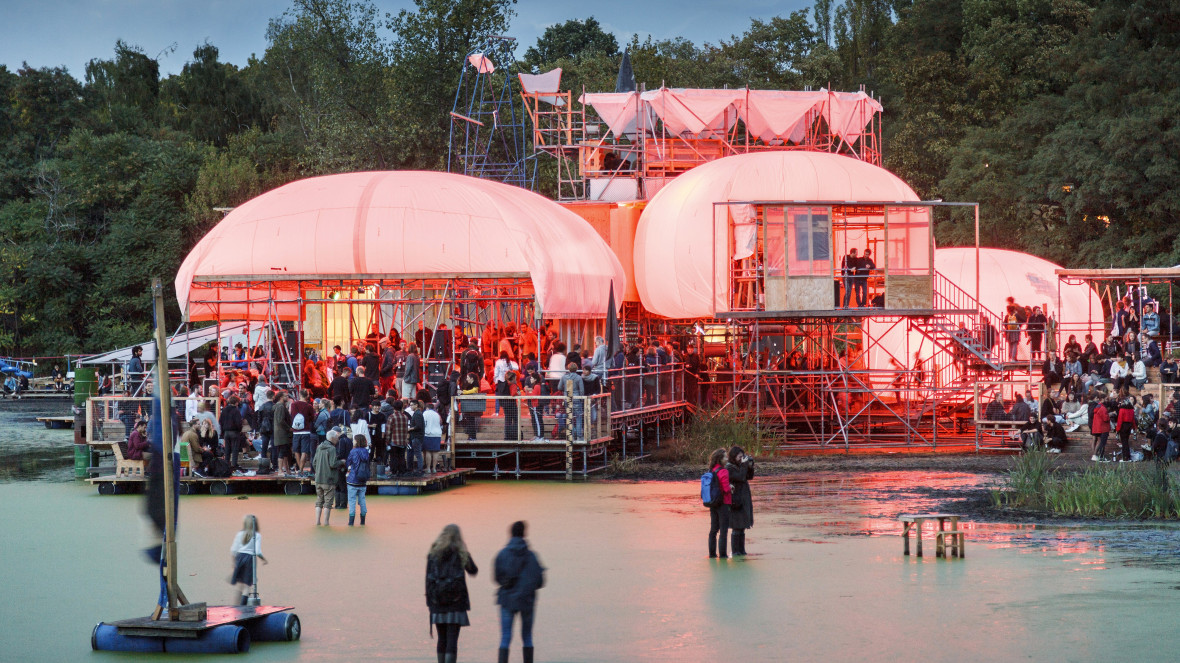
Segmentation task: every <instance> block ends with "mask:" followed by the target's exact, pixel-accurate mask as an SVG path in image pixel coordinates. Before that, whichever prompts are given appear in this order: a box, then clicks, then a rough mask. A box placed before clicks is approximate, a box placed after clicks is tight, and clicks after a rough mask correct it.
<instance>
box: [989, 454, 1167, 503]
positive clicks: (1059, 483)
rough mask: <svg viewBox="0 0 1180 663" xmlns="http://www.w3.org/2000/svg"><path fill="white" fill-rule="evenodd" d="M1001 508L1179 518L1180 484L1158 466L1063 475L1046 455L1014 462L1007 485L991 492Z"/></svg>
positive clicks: (1112, 466)
mask: <svg viewBox="0 0 1180 663" xmlns="http://www.w3.org/2000/svg"><path fill="white" fill-rule="evenodd" d="M992 501H993V503H994V504H996V505H997V506H1006V507H1014V508H1019V509H1030V510H1034V511H1048V512H1051V513H1054V514H1057V515H1060V516H1081V517H1087V518H1135V519H1142V518H1178V517H1180V483H1177V482H1176V481H1173V480H1172V477H1171V476H1170V474H1169V471H1168V469H1167V468H1166V467H1165V466H1163V465H1160V464H1158V463H1141V464H1135V465H1129V464H1121V465H1117V464H1102V465H1093V466H1090V467H1088V468H1086V469H1085V470H1084V471H1082V472H1062V471H1060V470H1059V469H1058V468H1055V467H1053V462H1052V458H1051V457H1050V456H1049V454H1047V453H1045V452H1044V451H1030V452H1028V453H1025V454H1023V455H1021V456H1020V457H1019V458H1017V459H1016V461H1015V462H1014V463H1013V466H1012V469H1011V470H1009V471H1008V473H1007V475H1006V476H1005V478H1004V484H1003V485H1002V486H1001V487H1000V488H999V489H997V490H994V491H992Z"/></svg>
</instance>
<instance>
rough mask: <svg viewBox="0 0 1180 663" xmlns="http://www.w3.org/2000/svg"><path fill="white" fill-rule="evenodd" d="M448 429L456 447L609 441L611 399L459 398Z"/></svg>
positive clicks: (492, 395) (598, 396)
mask: <svg viewBox="0 0 1180 663" xmlns="http://www.w3.org/2000/svg"><path fill="white" fill-rule="evenodd" d="M497 402H498V403H499V406H500V407H499V410H500V412H499V413H497V412H496V407H495V406H496V404H497ZM448 430H449V433H450V439H451V440H452V444H453V447H454V448H457V447H461V446H463V445H464V444H472V443H517V444H520V443H527V444H555V445H563V444H567V443H570V442H572V443H574V444H587V443H591V442H600V441H604V440H606V439H609V438H610V437H611V395H610V394H594V395H592V396H570V397H566V396H559V395H554V396H497V395H495V394H482V393H481V394H479V395H470V396H456V397H455V398H454V399H453V400H452V407H451V413H450V417H449V419H448Z"/></svg>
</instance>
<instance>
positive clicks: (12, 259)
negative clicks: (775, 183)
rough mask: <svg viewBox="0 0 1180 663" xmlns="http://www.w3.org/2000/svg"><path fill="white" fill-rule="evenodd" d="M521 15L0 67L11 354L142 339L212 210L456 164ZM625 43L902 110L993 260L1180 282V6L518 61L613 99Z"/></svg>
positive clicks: (393, 18)
mask: <svg viewBox="0 0 1180 663" xmlns="http://www.w3.org/2000/svg"><path fill="white" fill-rule="evenodd" d="M514 16H515V14H514V11H513V0H415V8H414V9H413V10H410V11H402V12H400V13H397V14H382V13H381V12H379V11H378V10H377V9H376V8H375V7H374V6H373V5H371V4H368V3H367V2H365V1H364V0H294V2H293V5H292V7H291V8H290V9H289V10H288V11H287V12H286V13H284V14H283V15H282V16H278V17H276V18H274V19H272V20H271V21H270V24H269V26H268V30H267V48H266V50H265V52H264V53H263V54H262V56H261V57H255V58H252V59H251V60H250V61H249V62H248V63H247V64H246V65H245V66H243V67H237V66H235V65H233V64H229V63H224V62H221V61H219V59H218V50H217V47H216V45H214V44H208V43H206V44H202V45H199V46H197V48H196V49H195V50H194V51H193V55H192V59H191V60H190V61H188V62H187V64H185V66H184V68H183V70H182V71H181V72H180V73H179V74H176V75H171V76H167V77H163V78H162V77H161V76H160V73H159V70H160V67H159V63H158V61H157V60H155V59H153V58H151V57H149V56H147V55H146V54H145V53H144V52H143V51H142V49H140V48H138V47H136V46H135V45H134V44H133V43H129V42H124V41H120V42H117V43H116V44H115V45H114V52H113V55H112V57H110V58H109V59H102V58H96V59H94V60H91V61H90V62H89V63H88V64H87V65H86V67H85V71H84V72H82V74H83V75H82V78H81V80H79V79H78V78H76V77H75V76H74V75H72V74H71V72H69V71H67V70H66V69H65V68H61V67H59V68H40V69H35V68H30V67H27V66H25V67H22V68H20V69H19V70H17V71H12V70H10V69H8V68H6V67H4V66H0V138H2V140H0V355H9V356H32V355H38V356H47V355H50V356H52V355H62V354H66V353H71V354H78V353H84V352H96V351H100V350H106V349H110V348H113V347H117V346H120V345H125V344H128V343H133V342H138V341H141V340H143V339H144V338H146V337H147V335H148V333H149V326H150V323H151V319H150V307H149V300H150V295H149V293H148V283H149V280H150V278H151V277H153V276H163V277H165V278H166V279H170V277H171V276H172V275H174V274H175V273H176V270H177V268H178V267H179V265H180V262H181V261H182V260H183V258H184V256H185V255H186V253H187V252H188V250H189V249H190V248H191V247H192V246H193V245H194V244H195V243H196V242H197V240H198V239H200V237H201V236H202V235H203V234H204V233H205V232H207V231H208V230H209V229H210V228H211V227H212V226H213V225H215V224H216V223H217V221H218V220H219V219H220V218H221V216H222V215H221V213H220V212H218V211H217V209H216V208H219V207H220V208H225V207H233V206H235V205H238V204H240V203H242V202H243V201H245V200H248V199H249V198H251V197H253V196H256V195H258V194H259V193H262V192H264V191H267V190H269V189H272V188H274V187H276V186H279V185H282V184H284V183H286V182H289V181H292V180H295V179H298V178H302V177H307V176H311V175H317V174H324V173H336V172H347V171H358V170H368V169H428V170H442V169H445V167H446V163H445V161H446V154H447V141H448V126H449V118H448V112H449V111H450V110H451V106H452V102H453V100H454V94H455V89H456V86H457V84H458V77H459V73H460V67H461V64H462V60H463V57H464V55H465V54H466V53H467V52H469V51H470V50H471V49H472V48H474V47H476V46H477V45H479V44H480V43H481V42H482V41H483V40H484V39H485V38H486V37H487V36H489V35H501V34H503V35H511V34H512V21H513V18H514ZM624 49H626V50H629V51H630V56H631V62H632V65H633V68H634V72H635V77H636V80H637V81H638V82H639V83H640V84H646V86H647V87H648V88H649V89H650V88H656V87H659V85H661V84H664V85H667V86H668V87H705V88H709V87H722V86H725V85H728V86H730V87H741V86H745V85H748V86H750V87H752V88H760V89H802V88H803V87H804V86H812V87H813V88H819V87H821V86H823V87H828V88H829V89H834V90H857V89H859V88H860V86H862V85H863V86H864V87H865V89H866V90H868V91H871V92H872V93H873V94H875V95H876V96H877V97H878V98H880V99H881V101H882V103H883V104H884V107H885V114H884V119H883V140H884V150H883V151H884V155H885V157H884V159H885V166H886V167H887V168H888V169H889V170H891V171H893V172H894V173H896V174H897V175H898V176H900V177H901V178H902V179H903V180H905V181H907V182H908V183H909V184H910V185H911V186H912V187H913V188H914V189H915V190H916V191H917V192H918V194H919V195H920V196H922V198H924V199H931V198H942V199H945V200H960V201H978V202H979V203H980V204H981V215H982V238H981V239H982V243H983V244H984V245H986V246H997V247H1004V248H1011V249H1017V250H1021V251H1026V252H1029V253H1033V254H1036V255H1040V256H1043V257H1045V258H1047V259H1049V260H1052V261H1055V262H1058V263H1061V264H1064V265H1066V266H1092V267H1106V266H1139V265H1150V266H1160V265H1174V264H1177V263H1180V239H1178V233H1177V230H1176V223H1175V219H1176V218H1177V213H1178V212H1180V189H1178V188H1177V187H1175V186H1174V185H1175V183H1176V182H1177V178H1178V176H1180V149H1178V148H1180V125H1178V121H1180V3H1176V2H1167V1H1153V0H1130V1H1128V0H912V1H911V0H891V1H890V0H842V1H841V0H816V1H815V2H814V4H813V6H812V7H811V8H809V9H808V10H802V11H797V12H794V13H791V14H789V15H786V16H780V17H776V18H773V19H771V20H768V21H759V20H754V21H752V22H751V24H750V26H749V29H748V30H747V31H746V32H745V33H743V34H740V35H734V36H732V37H731V38H729V39H726V40H722V41H721V42H720V43H717V44H694V43H692V42H689V41H686V40H683V39H676V40H670V41H660V40H652V39H650V38H648V39H644V40H640V39H639V38H632V39H631V41H630V42H629V43H624V44H620V43H618V41H617V39H616V38H615V36H614V35H612V34H609V33H606V32H604V31H603V29H602V28H601V26H600V25H599V23H598V21H596V20H595V19H593V18H592V17H588V18H586V19H582V20H571V21H567V22H566V23H562V24H558V25H554V26H552V27H550V28H548V29H547V30H546V31H545V32H544V33H543V34H542V36H541V37H540V38H539V39H538V40H537V42H536V43H535V44H531V45H524V44H522V45H519V46H518V48H517V52H516V56H517V57H518V58H520V60H519V62H518V64H517V66H518V68H519V69H520V70H522V71H533V72H541V71H547V70H549V69H551V68H553V67H562V68H563V70H564V77H563V87H565V88H567V89H571V90H576V91H581V90H582V89H583V86H584V88H585V89H586V90H590V91H613V90H614V85H615V77H616V74H617V71H618V66H619V63H620V60H621V53H622V51H623V50H624ZM542 165H544V164H542ZM542 173H544V170H543V171H542ZM551 180H552V178H546V177H544V174H542V176H541V177H540V178H539V182H541V183H542V186H541V190H542V192H543V193H544V192H546V189H545V187H546V186H548V187H550V188H551V187H552V186H553V184H552V181H551ZM971 239H972V238H971V236H970V234H969V228H968V225H967V224H965V223H958V222H947V223H943V224H942V225H940V226H939V227H938V228H937V240H938V242H939V243H940V245H955V244H963V243H969V242H970V241H971ZM167 290H169V291H170V290H171V288H168V289H167ZM169 297H172V295H171V293H170V294H169ZM168 311H169V316H170V317H169V320H168V324H169V328H173V327H175V325H176V324H177V323H178V322H179V316H180V314H179V310H178V308H177V307H176V305H175V301H174V300H173V301H169V303H168Z"/></svg>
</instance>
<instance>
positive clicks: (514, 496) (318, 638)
mask: <svg viewBox="0 0 1180 663" xmlns="http://www.w3.org/2000/svg"><path fill="white" fill-rule="evenodd" d="M30 430H32V429H30ZM42 430H43V429H42ZM34 432H35V433H36V434H35V435H31V437H34V438H37V439H41V438H40V435H41V434H42V431H34ZM44 432H45V433H57V431H44ZM34 447H35V449H34V451H32V452H30V455H38V456H45V457H47V458H51V459H52V458H54V457H55V456H54V454H53V453H50V451H51V450H52V449H53V448H54V447H53V445H48V446H45V445H40V446H38V445H34ZM51 465H52V462H48V461H47V462H46V463H45V467H43V468H42V469H41V470H39V471H36V472H33V471H27V472H21V473H18V476H20V477H22V478H20V479H19V480H14V479H12V476H14V475H6V476H8V477H9V480H7V481H4V482H0V504H3V505H4V509H5V514H4V517H3V523H4V530H5V534H6V535H5V536H4V537H3V538H2V539H0V559H3V560H4V562H5V563H4V564H2V565H0V588H2V590H3V597H4V600H3V601H0V660H3V661H76V660H92V661H112V660H132V659H134V660H147V659H149V658H151V657H145V656H143V655H134V656H132V655H119V654H111V653H93V652H91V651H90V642H89V637H90V631H91V629H92V627H93V626H94V624H95V623H96V622H98V621H100V620H108V621H110V620H115V619H120V618H126V617H132V616H141V615H144V614H147V613H148V612H150V610H151V608H152V605H153V601H154V599H155V594H156V590H157V586H158V585H157V580H156V577H155V571H154V568H153V567H152V566H150V565H149V564H147V563H146V562H144V561H142V558H141V556H140V554H139V550H140V549H141V548H143V547H144V546H146V545H148V543H149V540H148V530H147V527H146V526H145V521H144V520H143V518H142V517H141V516H140V506H141V499H142V498H141V497H140V496H135V495H130V496H106V497H104V496H99V495H97V493H96V492H95V491H94V490H93V489H91V488H90V487H88V486H86V485H84V484H81V483H72V482H58V481H55V480H54V479H56V478H59V477H58V474H57V471H56V470H54V469H53V468H52V467H50V466H51ZM69 466H70V465H69V461H68V460H67V461H66V462H65V463H64V464H63V468H64V469H63V472H68V469H69ZM46 479H49V480H46ZM991 480H994V479H993V478H992V477H978V476H973V475H964V474H951V473H925V474H920V473H913V472H896V473H875V474H871V475H864V474H861V475H843V476H842V475H837V474H833V475H822V476H811V477H792V478H785V479H771V480H767V481H762V482H760V483H758V484H757V485H756V486H755V494H756V508H757V514H756V520H757V523H756V527H755V528H754V529H753V530H751V531H750V533H749V535H748V537H747V538H748V541H747V547H748V548H749V550H750V551H751V552H752V553H754V554H753V555H751V557H749V558H747V559H746V560H742V561H737V560H729V561H717V560H709V559H707V558H706V556H705V533H706V531H707V529H708V516H707V513H706V512H704V511H703V509H701V508H699V507H698V505H697V498H696V496H695V492H696V486H695V485H693V484H690V483H590V484H573V485H566V484H563V483H549V482H515V481H502V482H498V483H493V482H477V483H474V484H473V485H470V486H467V487H464V488H460V489H457V490H452V491H448V492H446V493H442V494H434V495H425V496H418V497H378V496H370V498H369V525H368V526H367V527H365V528H359V527H357V528H347V527H345V526H344V523H345V521H346V518H344V517H342V514H340V513H339V512H337V513H336V515H335V517H334V518H333V526H332V527H331V528H318V529H317V528H316V527H315V526H314V525H313V521H314V513H313V508H312V502H313V500H312V498H311V497H287V496H282V495H273V496H272V495H265V496H257V495H251V496H248V497H247V498H245V499H240V498H237V497H234V496H229V497H214V496H208V495H205V496H190V497H185V498H183V499H182V501H181V516H180V522H181V527H180V531H179V540H180V545H181V557H180V565H179V568H180V584H181V586H182V588H183V589H184V591H185V593H186V594H187V595H188V598H189V599H190V600H193V601H207V602H209V603H220V602H226V601H229V600H230V599H231V598H232V589H231V588H230V586H229V585H228V584H227V582H226V581H227V579H228V576H229V573H230V558H229V545H230V541H231V539H232V537H233V535H234V533H235V532H236V531H237V530H238V528H239V525H240V523H241V518H242V516H243V514H246V513H253V514H256V515H257V516H258V518H259V521H260V523H261V528H262V533H263V552H264V553H265V554H266V556H267V557H268V558H269V559H270V560H271V563H270V565H269V566H265V567H261V575H260V578H261V582H260V592H261V595H262V598H263V601H264V602H265V603H269V604H284V605H294V606H296V612H297V613H298V614H299V616H300V617H301V619H302V621H303V639H302V641H300V642H297V643H263V644H257V645H255V647H254V648H253V649H252V650H251V652H250V653H249V654H248V655H246V656H247V657H248V658H249V660H258V661H266V660H291V659H300V660H319V661H328V660H331V661H359V660H377V659H380V660H391V661H434V660H435V657H434V642H433V641H432V640H431V638H430V635H429V634H428V625H427V612H426V607H425V602H424V599H423V572H424V568H425V551H426V549H427V548H428V546H429V544H430V542H431V540H432V539H433V538H434V537H435V536H436V535H437V533H438V531H439V530H440V529H441V528H442V526H443V525H445V524H446V523H449V522H455V523H458V524H459V525H460V526H461V527H462V528H463V532H464V535H465V537H466V539H467V542H468V545H469V547H470V549H471V551H472V553H473V555H474V557H475V560H476V562H477V563H478V564H479V565H480V567H481V572H480V574H479V575H478V576H477V577H476V578H474V579H472V580H471V581H470V582H469V586H470V590H471V597H472V602H473V607H472V611H471V613H470V617H471V622H472V626H471V627H470V628H466V629H463V632H462V637H461V638H460V642H459V647H460V656H459V660H472V661H475V660H482V661H488V660H495V656H496V651H495V650H496V647H497V644H498V611H497V608H496V606H495V604H494V599H493V585H492V581H491V577H490V576H491V568H490V567H491V560H492V558H493V556H494V555H495V553H496V551H497V550H498V549H499V547H500V546H502V545H503V544H504V542H505V540H506V538H507V532H506V530H507V527H508V525H509V523H510V522H511V521H513V520H516V519H525V520H528V521H529V523H530V539H531V542H532V544H533V546H534V548H535V549H536V550H537V551H538V553H539V554H540V556H541V559H542V562H543V563H544V564H545V565H546V566H547V567H548V569H549V571H548V581H549V583H548V586H547V587H545V588H544V589H542V590H541V592H540V598H539V605H538V617H537V623H536V628H535V639H536V646H537V660H538V661H587V662H589V661H686V662H698V661H699V662H702V663H704V662H706V661H707V662H710V663H712V662H714V661H780V660H818V659H823V660H825V661H864V660H870V661H877V660H881V661H894V660H917V661H944V660H945V661H1009V660H1017V659H1027V660H1038V661H1057V660H1077V661H1112V660H1135V661H1155V660H1160V661H1163V660H1174V659H1175V654H1174V651H1173V650H1174V641H1175V639H1174V636H1173V635H1172V633H1173V632H1174V625H1173V624H1172V620H1171V619H1170V614H1171V613H1170V611H1171V609H1172V608H1173V606H1174V605H1175V603H1176V599H1177V598H1178V596H1180V594H1178V593H1177V589H1178V586H1180V571H1178V570H1177V569H1176V568H1175V567H1174V566H1173V565H1172V564H1171V560H1172V557H1174V555H1175V552H1176V548H1177V546H1176V538H1175V530H1174V529H1172V528H1171V527H1119V526H1114V525H1092V524H1091V525H1055V526H1052V527H1038V526H1032V525H1013V524H1005V523H977V524H972V525H971V528H972V530H971V531H972V534H971V536H970V538H969V540H968V549H967V553H968V556H967V559H966V560H962V561H959V560H951V561H945V560H939V559H935V558H934V557H932V556H931V557H927V558H925V559H921V560H919V559H915V558H912V557H908V558H907V557H903V556H902V555H901V542H900V540H899V538H898V536H897V533H898V527H897V521H896V514H897V513H898V512H899V511H905V510H912V509H919V510H920V509H923V508H928V507H932V506H934V502H932V501H931V500H932V499H933V498H931V497H930V494H929V491H928V489H929V488H930V487H932V486H933V487H941V488H943V489H947V490H953V489H954V488H955V487H956V486H972V485H979V484H980V483H986V482H988V481H991ZM928 550H930V552H931V554H932V552H933V546H932V545H931V546H930V548H928ZM518 647H519V641H517V643H515V648H514V652H513V660H514V661H519V660H520V658H519V656H520V654H519V650H518Z"/></svg>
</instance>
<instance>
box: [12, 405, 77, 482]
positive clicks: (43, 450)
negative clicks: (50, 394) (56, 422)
mask: <svg viewBox="0 0 1180 663" xmlns="http://www.w3.org/2000/svg"><path fill="white" fill-rule="evenodd" d="M72 404H73V401H67V400H32V399H24V400H19V401H17V400H12V399H4V400H0V481H30V480H46V481H68V480H71V479H73V476H74V431H72V430H64V429H59V430H50V429H47V428H45V426H44V424H42V423H41V422H39V421H37V417H59V416H65V415H72V414H73V413H72V412H71V411H70V407H71V405H72Z"/></svg>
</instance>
